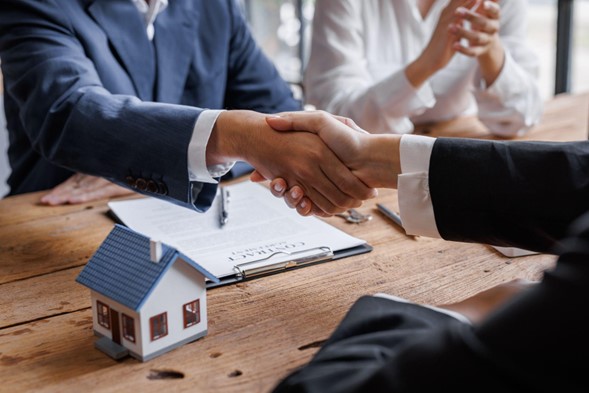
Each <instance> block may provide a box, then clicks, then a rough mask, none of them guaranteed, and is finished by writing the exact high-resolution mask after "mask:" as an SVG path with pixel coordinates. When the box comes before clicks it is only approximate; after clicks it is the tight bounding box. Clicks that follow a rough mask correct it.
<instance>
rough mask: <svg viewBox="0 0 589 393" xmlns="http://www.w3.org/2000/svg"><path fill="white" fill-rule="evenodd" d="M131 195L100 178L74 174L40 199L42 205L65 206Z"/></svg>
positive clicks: (128, 191) (129, 191) (129, 192)
mask: <svg viewBox="0 0 589 393" xmlns="http://www.w3.org/2000/svg"><path fill="white" fill-rule="evenodd" d="M130 194H133V191H131V190H128V189H126V188H123V187H121V186H117V185H116V184H114V183H111V182H110V181H108V180H105V179H103V178H101V177H96V176H90V175H83V174H81V173H76V174H75V175H73V176H72V177H70V178H69V179H67V180H66V181H64V182H63V183H61V184H60V185H58V186H56V187H55V188H54V189H53V190H51V191H50V192H49V194H46V195H44V196H43V197H42V198H41V201H40V202H41V203H42V204H44V205H51V206H56V205H65V204H68V203H69V204H76V203H85V202H91V201H96V200H99V199H105V198H113V197H118V196H122V195H130Z"/></svg>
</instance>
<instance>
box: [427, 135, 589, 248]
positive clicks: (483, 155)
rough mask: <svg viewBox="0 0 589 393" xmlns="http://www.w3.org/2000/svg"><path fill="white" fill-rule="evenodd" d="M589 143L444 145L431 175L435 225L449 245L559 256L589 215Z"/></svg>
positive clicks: (434, 154) (433, 159)
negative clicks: (577, 222)
mask: <svg viewBox="0 0 589 393" xmlns="http://www.w3.org/2000/svg"><path fill="white" fill-rule="evenodd" d="M588 175H589V142H587V141H583V142H567V143H558V142H557V143H550V142H521V141H518V142H490V141H477V140H467V139H444V138H440V139H438V140H437V141H436V143H435V144H434V148H433V151H432V156H431V159H430V168H429V191H430V194H431V198H432V203H433V207H434V215H435V220H436V226H437V228H438V231H439V233H440V235H441V236H442V237H443V238H444V239H446V240H454V241H463V242H476V243H486V244H492V245H498V246H515V247H520V248H524V249H528V250H535V251H540V252H547V251H554V247H555V246H557V245H558V244H557V242H558V239H561V238H563V236H564V235H565V233H566V229H567V228H568V226H569V224H570V223H571V222H572V221H573V220H574V219H575V218H576V217H578V216H580V215H581V214H582V213H584V212H585V211H586V210H587V207H588V202H587V201H589V176H588Z"/></svg>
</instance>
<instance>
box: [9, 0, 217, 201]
mask: <svg viewBox="0 0 589 393" xmlns="http://www.w3.org/2000/svg"><path fill="white" fill-rule="evenodd" d="M0 37H1V39H0V57H1V58H2V70H3V73H4V77H5V82H6V85H5V89H6V94H8V95H10V98H11V99H12V100H13V101H14V102H16V103H17V104H18V107H19V121H20V123H21V128H22V129H23V130H24V132H25V133H26V135H27V138H28V139H29V140H30V141H31V144H32V146H33V148H34V150H35V151H37V152H38V153H39V154H41V155H42V156H43V157H45V158H46V159H47V160H49V161H51V162H52V163H54V164H55V165H59V166H61V167H64V168H68V169H70V170H72V171H79V172H83V173H88V174H91V175H96V176H101V177H104V178H107V179H109V180H111V181H113V182H115V183H118V184H121V185H123V186H128V184H127V183H128V181H129V176H130V174H134V175H135V176H140V177H145V178H153V179H158V180H159V181H160V183H162V184H164V187H163V188H164V189H165V190H166V191H165V192H163V193H157V194H156V193H150V190H149V188H148V189H146V190H145V191H143V192H145V193H148V194H152V195H153V196H157V197H160V198H163V199H166V200H169V201H171V202H174V203H177V204H180V205H183V206H186V207H189V208H196V209H199V210H204V209H206V208H208V206H210V203H211V201H212V199H213V197H214V193H215V188H216V186H214V185H207V184H202V183H191V182H190V181H189V180H188V179H189V177H188V168H187V150H188V148H187V147H188V143H189V140H190V137H191V135H192V131H193V129H194V125H195V122H196V120H197V118H198V116H199V115H200V113H201V111H202V110H201V109H199V108H193V107H187V106H181V105H167V104H160V103H151V102H143V101H141V100H139V99H137V98H136V97H133V96H129V95H117V94H112V93H110V92H109V91H107V90H106V89H105V88H104V87H103V86H102V83H101V80H100V78H99V76H98V74H97V72H96V70H95V68H94V65H93V64H92V62H91V61H90V59H89V58H88V57H86V56H85V53H84V48H83V47H82V45H81V44H80V41H78V40H77V39H76V32H75V31H74V29H73V27H72V26H71V25H70V24H69V22H68V20H67V18H66V17H65V15H64V12H61V10H60V6H59V5H58V4H57V3H55V2H54V1H43V2H32V1H12V0H6V1H2V2H0ZM140 191H141V190H140Z"/></svg>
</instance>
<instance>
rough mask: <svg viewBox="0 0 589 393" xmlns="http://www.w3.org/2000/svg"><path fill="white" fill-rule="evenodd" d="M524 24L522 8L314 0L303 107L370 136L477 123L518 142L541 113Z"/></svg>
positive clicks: (477, 0) (506, 0)
mask: <svg viewBox="0 0 589 393" xmlns="http://www.w3.org/2000/svg"><path fill="white" fill-rule="evenodd" d="M469 24H470V26H471V27H470V28H468V27H467V26H468V25H469ZM525 25H526V1H525V0H317V3H316V10H315V18H314V21H313V38H312V46H311V56H310V59H309V64H308V66H307V69H306V73H305V81H304V82H305V93H306V99H307V102H308V103H309V104H313V105H315V106H316V107H317V108H319V109H324V110H326V111H329V112H332V113H335V114H339V115H343V116H347V117H351V118H352V119H354V120H355V121H356V122H357V123H358V124H359V125H360V126H361V127H363V128H365V129H367V130H369V131H370V132H373V133H409V132H412V131H413V129H414V124H422V123H428V122H434V121H443V120H448V119H452V118H455V117H458V116H463V115H477V116H478V118H479V119H480V120H481V121H482V122H483V123H484V124H485V125H486V126H487V128H488V129H489V130H490V132H492V133H493V134H496V135H502V136H514V135H521V134H523V133H525V132H526V131H527V130H528V129H529V128H530V127H531V126H533V125H534V124H535V123H536V122H537V121H538V120H539V118H540V115H541V112H542V100H541V97H540V93H539V90H538V86H537V81H536V78H537V73H538V63H537V59H536V57H535V55H534V54H533V53H532V52H531V51H530V49H529V48H528V47H527V46H526V44H525V42H524V41H525V30H526V26H525Z"/></svg>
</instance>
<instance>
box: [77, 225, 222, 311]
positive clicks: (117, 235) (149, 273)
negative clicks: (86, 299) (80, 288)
mask: <svg viewBox="0 0 589 393" xmlns="http://www.w3.org/2000/svg"><path fill="white" fill-rule="evenodd" d="M179 258H180V259H182V260H184V261H186V262H187V263H188V264H189V265H191V266H192V267H194V268H195V269H196V270H198V271H199V272H201V273H202V274H203V275H204V276H205V277H207V278H209V279H211V280H213V281H214V282H219V279H218V278H217V277H215V276H214V275H213V274H211V273H210V272H209V271H207V270H206V269H205V268H203V267H202V266H200V265H199V264H198V263H196V262H194V261H193V260H191V259H190V258H188V257H186V256H185V255H184V254H181V253H180V252H178V251H177V250H176V249H174V248H172V247H170V246H168V245H166V244H162V258H161V260H160V261H159V262H158V263H154V262H152V261H151V259H150V252H149V238H148V237H146V236H144V235H142V234H140V233H137V232H135V231H133V230H131V229H129V228H127V227H124V226H122V225H118V224H117V225H115V227H114V228H113V230H112V231H111V232H110V234H109V235H108V236H107V238H106V239H105V240H104V242H102V244H101V245H100V248H99V249H98V251H96V253H95V254H94V256H93V257H92V258H90V261H88V263H87V264H86V267H84V270H82V272H81V273H80V275H79V276H78V278H77V279H76V281H77V282H79V283H80V284H83V285H85V286H87V287H88V288H90V289H92V290H94V291H96V292H98V293H100V294H102V295H104V296H107V297H109V298H111V299H112V300H114V301H116V302H118V303H121V304H123V305H124V306H127V307H129V308H131V309H133V310H135V311H138V310H139V309H140V308H141V306H142V305H143V303H144V302H145V300H146V299H147V298H148V296H149V294H150V293H151V291H152V290H153V289H154V288H155V286H156V284H157V283H158V282H159V280H160V279H161V277H163V275H164V273H165V272H166V271H167V270H168V269H169V268H170V267H171V266H172V265H173V264H174V262H175V261H176V260H178V259H179Z"/></svg>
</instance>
